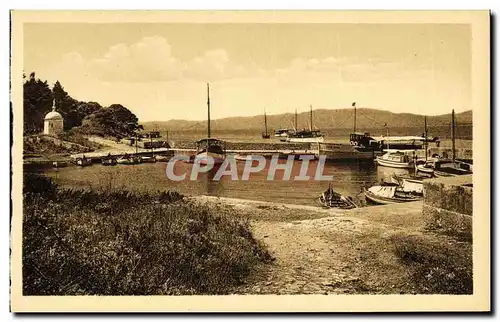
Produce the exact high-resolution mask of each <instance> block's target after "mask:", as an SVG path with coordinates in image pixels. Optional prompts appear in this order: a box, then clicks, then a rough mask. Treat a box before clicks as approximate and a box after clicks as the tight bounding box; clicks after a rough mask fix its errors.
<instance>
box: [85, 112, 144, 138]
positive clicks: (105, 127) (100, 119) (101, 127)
mask: <svg viewBox="0 0 500 322" xmlns="http://www.w3.org/2000/svg"><path fill="white" fill-rule="evenodd" d="M138 121H139V119H138V118H137V116H136V115H135V114H134V113H132V112H131V111H130V110H129V109H127V108H126V107H124V106H123V105H120V104H113V105H110V106H109V107H106V108H103V109H100V110H99V111H97V112H96V113H94V114H91V115H89V116H88V117H86V118H85V119H84V121H83V124H82V127H81V128H80V129H79V131H81V132H82V133H85V134H98V135H102V136H114V137H118V138H122V137H126V136H133V135H135V133H136V131H138V130H139V129H141V128H142V127H141V126H140V125H139V124H138Z"/></svg>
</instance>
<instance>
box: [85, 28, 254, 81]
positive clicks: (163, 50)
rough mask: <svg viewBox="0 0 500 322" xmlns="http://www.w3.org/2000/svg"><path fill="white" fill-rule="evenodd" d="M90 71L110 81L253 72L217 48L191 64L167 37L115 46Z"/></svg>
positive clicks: (218, 76)
mask: <svg viewBox="0 0 500 322" xmlns="http://www.w3.org/2000/svg"><path fill="white" fill-rule="evenodd" d="M88 70H89V72H91V73H92V74H93V75H95V77H96V78H98V79H99V80H101V81H106V82H155V81H172V80H178V79H186V78H189V79H197V80H203V81H212V80H219V79H227V78H235V77H243V76H245V75H246V74H249V71H248V70H247V69H246V68H244V67H243V66H241V65H237V64H233V63H232V62H231V60H230V57H229V55H228V53H227V52H226V50H224V49H213V50H208V51H206V52H204V53H203V54H202V55H200V56H198V57H195V58H193V59H191V60H189V61H182V60H180V59H178V58H177V57H175V56H173V55H172V50H171V46H170V44H169V43H168V41H167V40H166V39H165V38H163V37H157V36H155V37H146V38H143V39H141V40H140V41H139V42H137V43H135V44H132V45H126V44H117V45H113V46H111V47H110V48H109V49H108V51H107V52H106V53H105V54H104V55H103V56H102V57H99V58H96V59H93V60H91V61H90V62H89V63H88Z"/></svg>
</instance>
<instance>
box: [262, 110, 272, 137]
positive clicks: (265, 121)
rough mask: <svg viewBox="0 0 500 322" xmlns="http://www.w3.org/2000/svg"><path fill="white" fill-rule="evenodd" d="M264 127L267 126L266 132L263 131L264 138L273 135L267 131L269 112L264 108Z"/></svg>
mask: <svg viewBox="0 0 500 322" xmlns="http://www.w3.org/2000/svg"><path fill="white" fill-rule="evenodd" d="M264 127H265V130H266V131H265V132H264V133H262V138H263V139H269V138H270V137H271V135H269V133H268V132H267V114H266V111H265V110H264Z"/></svg>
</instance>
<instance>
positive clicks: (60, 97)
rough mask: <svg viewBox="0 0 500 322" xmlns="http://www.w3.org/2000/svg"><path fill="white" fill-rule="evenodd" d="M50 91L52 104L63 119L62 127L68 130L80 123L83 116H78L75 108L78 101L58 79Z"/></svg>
mask: <svg viewBox="0 0 500 322" xmlns="http://www.w3.org/2000/svg"><path fill="white" fill-rule="evenodd" d="M52 92H53V93H54V106H55V107H56V110H57V111H58V112H59V113H61V115H62V117H63V119H64V129H65V130H69V129H71V128H72V127H75V126H78V125H80V124H81V119H82V118H83V117H80V115H79V113H78V110H77V106H78V103H79V102H78V101H77V100H75V99H74V98H72V97H71V96H69V95H68V92H66V91H65V90H64V87H63V86H62V85H61V83H60V82H59V81H57V82H56V83H55V84H54V87H53V89H52Z"/></svg>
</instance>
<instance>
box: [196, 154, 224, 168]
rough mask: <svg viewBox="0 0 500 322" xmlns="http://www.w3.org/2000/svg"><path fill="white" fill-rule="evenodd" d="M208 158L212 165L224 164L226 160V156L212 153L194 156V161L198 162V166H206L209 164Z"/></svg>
mask: <svg viewBox="0 0 500 322" xmlns="http://www.w3.org/2000/svg"><path fill="white" fill-rule="evenodd" d="M209 157H211V158H212V159H213V160H214V164H222V162H224V159H225V158H226V156H225V155H223V154H219V153H213V152H201V153H199V154H197V155H196V159H197V160H199V162H200V164H202V165H207V164H208V163H209V160H210V159H209Z"/></svg>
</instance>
